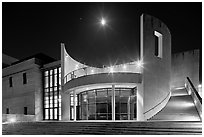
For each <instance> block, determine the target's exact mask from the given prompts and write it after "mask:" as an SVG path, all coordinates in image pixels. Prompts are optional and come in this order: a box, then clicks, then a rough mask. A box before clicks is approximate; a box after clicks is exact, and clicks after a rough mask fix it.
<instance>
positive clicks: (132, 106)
mask: <svg viewBox="0 0 204 137" xmlns="http://www.w3.org/2000/svg"><path fill="white" fill-rule="evenodd" d="M136 95H137V94H136V88H134V89H130V88H115V119H116V120H136V113H137V112H136V106H137V104H136V103H137V96H136ZM77 98H78V99H77V100H78V101H77V107H76V109H77V120H112V88H105V89H95V90H89V91H84V92H81V93H79V94H78V95H77Z"/></svg>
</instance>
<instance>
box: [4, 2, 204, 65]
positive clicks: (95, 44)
mask: <svg viewBox="0 0 204 137" xmlns="http://www.w3.org/2000/svg"><path fill="white" fill-rule="evenodd" d="M142 13H147V14H150V15H152V16H155V17H157V18H159V19H160V20H162V21H163V22H164V23H165V24H166V25H167V26H168V27H169V29H170V31H171V35H172V52H173V53H175V52H180V51H186V50H190V49H198V48H199V49H201V47H202V3H198V2H197V3H166V2H165V3H158V2H155V3H137V2H133V3H130V2H129V3H122V2H117V3H101V2H97V3H88V2H86V3H79V2H78V3H71V2H67V3H54V2H52V3H22V2H20V3H11V2H9V3H5V2H4V3H3V4H2V31H3V32H2V52H3V53H5V54H7V55H10V56H13V57H15V58H18V59H23V58H26V57H28V56H31V55H34V54H37V53H44V54H46V55H48V56H51V57H53V58H55V59H57V60H59V59H60V43H61V42H64V43H65V45H66V49H67V51H68V53H69V54H70V55H71V56H72V57H73V58H74V59H76V60H78V61H80V62H81V63H86V64H88V65H92V66H102V65H109V64H115V63H125V62H127V61H130V60H137V58H138V52H139V42H140V41H139V33H140V32H139V31H140V29H139V27H140V26H139V23H140V21H139V19H140V15H141V14H142ZM101 17H104V18H105V19H106V20H107V25H106V26H101V24H100V23H99V20H100V18H101Z"/></svg>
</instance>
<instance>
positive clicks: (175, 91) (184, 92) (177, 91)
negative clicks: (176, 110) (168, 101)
mask: <svg viewBox="0 0 204 137" xmlns="http://www.w3.org/2000/svg"><path fill="white" fill-rule="evenodd" d="M183 95H188V93H187V90H186V88H185V87H180V88H175V89H173V90H172V91H171V96H183Z"/></svg>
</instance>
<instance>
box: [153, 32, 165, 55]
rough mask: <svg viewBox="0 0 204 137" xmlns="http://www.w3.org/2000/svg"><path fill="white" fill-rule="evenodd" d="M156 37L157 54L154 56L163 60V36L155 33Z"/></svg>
mask: <svg viewBox="0 0 204 137" xmlns="http://www.w3.org/2000/svg"><path fill="white" fill-rule="evenodd" d="M154 36H155V52H154V55H155V56H157V57H159V58H162V46H163V45H162V39H163V38H162V34H161V33H159V32H157V31H154Z"/></svg>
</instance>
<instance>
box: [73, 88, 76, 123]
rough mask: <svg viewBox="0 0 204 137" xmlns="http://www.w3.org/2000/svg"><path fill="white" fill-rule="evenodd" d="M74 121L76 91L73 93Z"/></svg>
mask: <svg viewBox="0 0 204 137" xmlns="http://www.w3.org/2000/svg"><path fill="white" fill-rule="evenodd" d="M73 103H74V121H76V91H73Z"/></svg>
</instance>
